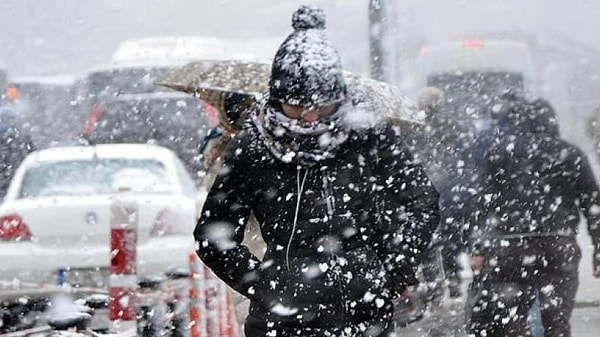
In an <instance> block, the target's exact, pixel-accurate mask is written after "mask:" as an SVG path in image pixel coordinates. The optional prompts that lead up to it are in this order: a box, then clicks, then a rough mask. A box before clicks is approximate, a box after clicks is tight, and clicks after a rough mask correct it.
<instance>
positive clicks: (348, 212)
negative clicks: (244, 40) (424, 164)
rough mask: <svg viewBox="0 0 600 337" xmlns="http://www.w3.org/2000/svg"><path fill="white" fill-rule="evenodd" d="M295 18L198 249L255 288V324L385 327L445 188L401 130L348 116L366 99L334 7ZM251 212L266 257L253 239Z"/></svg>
mask: <svg viewBox="0 0 600 337" xmlns="http://www.w3.org/2000/svg"><path fill="white" fill-rule="evenodd" d="M292 21H293V27H294V32H292V33H291V34H290V35H289V36H288V38H287V39H286V40H285V41H284V42H283V43H282V45H281V46H280V47H279V49H278V51H277V53H276V55H275V58H274V61H273V66H272V72H271V79H270V83H269V94H268V96H267V97H265V99H264V101H263V102H261V104H260V105H259V106H258V107H257V108H256V111H255V113H254V115H253V119H252V124H251V125H250V126H249V127H248V128H247V129H244V130H243V131H242V132H241V133H239V134H237V135H236V136H235V137H234V138H233V140H232V141H231V142H230V144H229V145H228V146H227V150H226V156H225V159H224V164H223V166H222V168H221V170H220V171H219V173H218V175H217V178H216V180H215V182H214V184H213V185H212V189H211V191H210V193H209V195H208V198H207V201H206V203H205V205H204V208H203V211H202V213H201V216H200V219H199V221H198V224H197V227H196V230H195V232H194V236H195V239H196V241H197V242H198V244H197V247H198V250H197V252H198V255H199V256H200V258H201V259H202V260H203V261H204V262H205V263H206V265H208V266H209V267H210V268H211V269H212V270H213V272H215V274H217V276H219V277H220V278H221V279H222V280H223V281H225V282H226V283H227V284H228V285H230V286H231V287H232V288H233V289H235V290H236V291H238V292H240V293H241V294H243V295H244V296H246V297H248V298H249V299H250V301H251V304H250V314H249V315H248V317H247V319H246V324H245V333H246V336H248V337H254V336H260V337H265V336H319V337H320V336H342V335H343V336H383V335H386V334H388V333H390V332H392V330H393V322H392V316H393V306H392V299H393V298H394V297H398V296H400V294H402V293H403V292H404V290H405V288H406V286H407V284H411V283H412V282H414V272H415V268H416V266H417V265H418V263H419V261H420V255H421V253H422V251H423V250H424V249H425V247H427V245H428V244H429V240H430V237H431V232H432V229H433V227H435V226H436V225H437V223H438V206H437V197H438V195H437V192H436V191H435V189H434V188H433V186H432V185H431V183H430V182H429V180H428V178H427V176H426V175H425V174H424V172H423V170H422V168H421V167H420V166H418V165H416V164H414V163H413V161H412V157H411V155H410V153H409V152H408V151H407V150H406V148H405V146H404V145H403V143H402V142H401V141H400V139H399V137H398V134H397V132H396V131H395V129H393V128H392V127H391V126H388V125H381V126H379V127H370V128H364V129H360V128H358V127H357V126H355V127H350V124H348V123H346V120H347V116H348V115H350V114H351V113H353V112H355V111H353V110H354V106H353V104H352V101H351V100H350V98H349V96H348V94H347V88H346V84H345V80H344V77H343V76H342V67H341V61H340V57H339V55H338V53H337V51H336V50H335V48H334V47H333V46H332V44H331V43H330V42H329V41H328V40H327V38H326V37H325V34H324V28H325V17H324V14H323V12H322V11H321V10H320V9H318V8H315V7H310V6H302V7H300V9H298V10H297V11H296V12H295V13H294V15H293V19H292ZM372 113H373V116H374V117H375V116H376V114H377V113H378V112H376V111H373V112H372ZM251 213H253V214H254V215H255V216H256V218H257V219H258V221H259V223H260V229H261V232H262V236H263V237H264V238H265V241H266V244H267V250H266V253H265V256H264V258H263V259H259V258H258V257H256V256H255V255H253V254H251V253H250V252H249V251H248V248H247V247H246V246H245V245H243V244H242V240H243V233H244V230H245V227H246V223H247V220H248V217H249V215H250V214H251Z"/></svg>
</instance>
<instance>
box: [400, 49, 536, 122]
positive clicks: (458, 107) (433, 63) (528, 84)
mask: <svg viewBox="0 0 600 337" xmlns="http://www.w3.org/2000/svg"><path fill="white" fill-rule="evenodd" d="M404 73H405V78H404V81H403V84H402V86H403V87H404V89H405V90H406V91H407V92H408V93H409V95H411V96H413V97H415V96H416V93H417V92H418V90H419V89H420V88H423V87H425V86H433V87H436V88H438V89H441V90H442V91H444V94H445V97H446V103H447V104H448V107H449V109H450V110H451V111H452V113H453V114H454V115H455V116H456V120H457V121H458V122H459V123H460V124H463V125H464V126H465V127H466V128H468V129H470V130H473V131H475V132H477V131H478V130H477V129H480V128H485V125H486V124H488V123H487V122H488V121H489V118H490V110H491V107H492V106H493V104H494V101H495V99H496V98H497V97H498V96H499V95H501V94H503V93H504V92H506V91H512V92H515V93H522V94H524V95H526V96H535V95H536V94H537V91H538V84H537V79H538V76H537V74H536V69H535V66H534V61H533V53H532V51H531V49H530V48H529V46H528V45H527V43H525V42H522V41H518V40H508V39H506V40H499V39H490V40H486V39H471V40H461V41H446V42H439V43H432V44H429V45H425V46H423V47H422V48H421V50H420V51H419V53H418V55H417V56H416V57H415V58H414V59H413V60H412V61H411V62H409V63H408V64H407V65H406V70H405V72H404ZM473 128H475V129H473Z"/></svg>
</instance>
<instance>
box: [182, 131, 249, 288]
mask: <svg viewBox="0 0 600 337" xmlns="http://www.w3.org/2000/svg"><path fill="white" fill-rule="evenodd" d="M227 151H228V154H227V155H226V157H225V162H224V164H223V166H222V168H221V169H220V171H219V172H218V175H217V178H216V180H215V182H214V184H213V186H212V188H211V190H210V192H209V193H208V197H207V199H206V202H205V203H204V207H203V209H202V212H201V214H200V218H199V220H198V223H197V225H196V229H195V230H194V238H195V240H196V252H197V254H198V256H199V257H200V259H201V260H202V261H203V262H204V263H205V264H206V265H207V266H208V267H209V268H210V269H211V270H212V271H213V272H214V273H215V274H216V275H217V276H218V277H219V278H220V279H221V280H223V281H224V282H225V283H227V285H229V286H230V287H232V288H233V289H234V290H236V291H238V292H239V293H241V294H242V295H244V296H246V297H249V298H251V297H252V295H253V285H254V284H255V282H256V279H257V271H258V270H257V269H258V268H259V267H260V265H261V261H260V260H259V259H258V258H257V257H256V256H254V255H253V254H252V253H251V252H250V251H249V249H248V247H246V246H244V245H242V241H243V239H244V231H245V228H246V223H247V221H248V218H249V216H250V212H251V199H250V196H251V195H252V194H251V191H249V186H248V184H249V180H250V177H248V170H247V165H244V160H243V157H244V148H243V147H242V146H240V142H238V141H236V140H234V141H232V142H231V144H230V146H229V147H228V148H227Z"/></svg>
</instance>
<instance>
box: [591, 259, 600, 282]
mask: <svg viewBox="0 0 600 337" xmlns="http://www.w3.org/2000/svg"><path fill="white" fill-rule="evenodd" d="M592 261H593V269H592V273H593V275H594V277H596V278H600V254H594V256H592Z"/></svg>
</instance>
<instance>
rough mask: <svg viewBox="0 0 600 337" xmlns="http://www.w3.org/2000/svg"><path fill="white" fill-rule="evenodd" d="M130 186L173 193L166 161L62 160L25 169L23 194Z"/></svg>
mask: <svg viewBox="0 0 600 337" xmlns="http://www.w3.org/2000/svg"><path fill="white" fill-rule="evenodd" d="M120 187H128V188H130V189H131V190H132V191H133V192H134V193H135V192H137V193H157V194H167V193H173V190H174V189H173V186H172V183H171V182H170V181H169V179H168V177H167V176H166V170H165V167H164V165H163V164H162V163H160V162H158V161H155V160H148V159H144V160H141V159H140V160H137V159H98V160H78V161H58V162H51V163H42V164H38V165H35V166H32V167H30V168H28V169H27V171H26V172H25V175H24V178H23V181H22V184H21V189H20V192H19V198H35V197H48V196H66V195H92V194H106V193H113V192H116V191H117V190H118V189H119V188H120Z"/></svg>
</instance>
